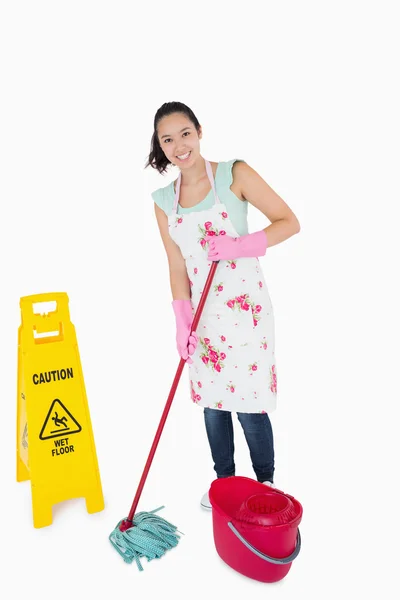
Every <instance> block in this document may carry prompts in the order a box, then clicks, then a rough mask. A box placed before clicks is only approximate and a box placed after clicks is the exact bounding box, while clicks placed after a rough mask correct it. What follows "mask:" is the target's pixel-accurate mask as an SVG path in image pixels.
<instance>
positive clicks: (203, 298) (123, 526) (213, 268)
mask: <svg viewBox="0 0 400 600" xmlns="http://www.w3.org/2000/svg"><path fill="white" fill-rule="evenodd" d="M218 262H219V261H215V262H213V263H212V265H211V268H210V272H209V274H208V277H207V281H206V283H205V286H204V289H203V292H202V295H201V298H200V302H199V304H198V306H197V310H196V313H195V315H194V319H193V323H192V331H196V328H197V325H198V324H199V321H200V317H201V313H202V312H203V308H204V304H205V301H206V299H207V296H208V292H209V291H210V287H211V283H212V280H213V278H214V274H215V271H216V269H217V265H218ZM185 364H186V360H185V359H184V358H181V360H180V362H179V366H178V370H177V372H176V375H175V379H174V381H173V384H172V387H171V391H170V393H169V396H168V399H167V403H166V405H165V408H164V412H163V414H162V416H161V420H160V423H159V425H158V429H157V432H156V435H155V438H154V441H153V444H152V446H151V449H150V452H149V456H148V458H147V462H146V465H145V467H144V469H143V474H142V477H141V479H140V482H139V487H138V489H137V492H136V496H135V498H134V499H133V504H132V507H131V510H130V512H129V515H128V517H127V519H125V520H124V521H122V522H121V524H120V527H119V528H120V530H121V531H126V529H129V528H130V527H132V521H133V517H134V515H135V512H136V507H137V505H138V502H139V499H140V496H141V494H142V490H143V487H144V484H145V481H146V478H147V475H148V473H149V470H150V466H151V463H152V461H153V458H154V454H155V452H156V449H157V446H158V442H159V441H160V437H161V434H162V431H163V429H164V425H165V421H166V420H167V416H168V413H169V409H170V408H171V404H172V400H173V399H174V396H175V392H176V389H177V387H178V383H179V380H180V378H181V375H182V371H183V367H184V366H185Z"/></svg>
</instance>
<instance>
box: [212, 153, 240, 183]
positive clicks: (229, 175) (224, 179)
mask: <svg viewBox="0 0 400 600" xmlns="http://www.w3.org/2000/svg"><path fill="white" fill-rule="evenodd" d="M239 163H246V161H245V160H244V159H243V158H231V159H230V160H225V161H221V162H220V163H219V169H218V175H219V179H220V181H221V183H224V184H226V185H229V186H231V185H232V182H233V176H234V170H235V169H234V168H233V167H234V165H235V164H238V165H239ZM239 168H240V167H239Z"/></svg>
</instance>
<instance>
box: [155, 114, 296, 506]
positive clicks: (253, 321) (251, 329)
mask: <svg viewBox="0 0 400 600" xmlns="http://www.w3.org/2000/svg"><path fill="white" fill-rule="evenodd" d="M201 138H202V128H201V126H200V124H199V121H198V120H197V118H196V116H195V115H194V113H193V111H192V110H191V109H190V108H188V107H187V106H186V105H185V104H182V103H180V102H168V103H166V104H163V105H162V106H161V108H160V109H159V110H158V111H157V113H156V115H155V118H154V133H153V137H152V143H151V152H150V155H149V158H148V161H147V163H146V167H147V166H151V167H153V168H155V169H157V170H158V171H159V173H161V174H162V173H164V172H165V171H166V170H167V167H168V165H170V164H173V165H176V166H177V167H178V168H179V170H180V174H179V177H178V178H177V180H175V181H173V182H172V183H171V184H169V185H167V186H165V187H162V188H159V189H158V190H156V191H155V192H153V194H152V197H153V200H154V202H155V214H156V218H157V222H158V226H159V229H160V234H161V238H162V241H163V244H164V247H165V250H166V253H167V257H168V264H169V273H170V283H171V291H172V296H173V302H172V306H173V310H174V313H175V318H176V342H177V347H178V352H179V355H180V356H181V357H182V358H184V359H185V360H186V361H187V362H188V364H189V379H190V387H191V397H192V400H193V402H194V403H195V404H198V405H199V406H201V407H203V408H204V419H205V426H206V432H207V436H208V440H209V444H210V449H211V455H212V457H213V461H214V470H215V472H216V474H217V477H218V478H219V477H230V476H232V475H235V463H234V441H233V425H232V412H236V413H237V416H238V419H239V421H240V423H241V425H242V427H243V430H244V434H245V438H246V441H247V444H248V447H249V451H250V457H251V460H252V466H253V469H254V472H255V474H256V477H257V480H258V481H261V482H263V483H265V484H267V485H272V486H273V485H274V483H273V477H274V470H275V467H274V443H273V433H272V428H271V422H270V419H269V416H268V413H270V412H272V411H273V410H274V409H275V408H276V395H277V378H276V377H277V371H276V363H275V352H274V345H275V344H274V316H273V308H272V305H271V300H270V297H269V294H268V290H267V286H266V284H265V280H264V276H263V273H262V270H261V267H260V264H259V260H258V257H259V256H263V255H264V254H265V253H266V249H267V246H268V247H271V246H274V245H276V244H279V243H280V242H283V241H284V240H286V239H288V238H289V237H290V236H292V235H293V234H295V233H297V232H299V231H300V225H299V222H298V220H297V218H296V216H295V215H294V214H293V212H292V211H291V210H290V208H289V207H288V206H287V204H286V203H285V202H284V201H283V200H282V199H281V198H280V197H279V196H278V195H277V194H276V193H275V192H274V191H273V190H272V189H271V188H270V187H269V185H268V184H267V183H266V182H265V181H264V180H263V179H262V178H261V177H260V176H259V175H258V174H257V173H256V171H254V170H253V169H252V168H251V167H250V166H249V165H248V164H246V162H244V161H243V160H238V159H233V160H230V161H227V162H220V163H210V162H209V161H207V160H205V159H204V158H203V157H202V156H201V154H200V140H201ZM249 202H250V203H251V204H252V205H253V206H255V207H256V208H258V209H259V210H260V211H261V212H262V213H263V214H264V215H265V216H266V217H267V218H268V219H269V221H270V222H271V225H269V226H268V227H266V228H265V229H264V230H261V231H258V232H256V233H251V234H248V227H247V209H248V203H249ZM212 261H219V264H218V266H217V270H216V273H215V276H214V280H213V285H212V287H211V289H210V292H209V295H208V297H207V301H206V303H205V306H204V309H203V313H202V316H201V319H200V321H199V324H198V327H197V333H196V332H192V331H191V324H192V321H193V317H194V314H195V311H196V308H197V305H198V302H199V299H200V296H201V293H202V290H203V288H204V284H205V282H206V279H207V276H208V273H209V270H210V267H211V264H212ZM201 505H202V506H203V507H204V508H207V509H211V504H210V501H209V497H208V493H205V494H204V495H203V497H202V500H201Z"/></svg>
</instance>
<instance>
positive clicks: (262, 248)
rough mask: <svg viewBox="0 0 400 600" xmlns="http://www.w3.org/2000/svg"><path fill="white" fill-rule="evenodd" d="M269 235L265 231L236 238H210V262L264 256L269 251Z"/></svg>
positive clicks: (222, 236)
mask: <svg viewBox="0 0 400 600" xmlns="http://www.w3.org/2000/svg"><path fill="white" fill-rule="evenodd" d="M267 245H268V240H267V234H266V233H265V231H264V230H261V231H257V232H256V233H249V234H248V235H242V236H240V237H237V238H234V237H230V236H229V235H218V236H213V237H212V238H210V241H209V245H208V256H207V258H208V259H209V260H233V259H234V258H251V257H258V256H264V254H265V253H266V251H267Z"/></svg>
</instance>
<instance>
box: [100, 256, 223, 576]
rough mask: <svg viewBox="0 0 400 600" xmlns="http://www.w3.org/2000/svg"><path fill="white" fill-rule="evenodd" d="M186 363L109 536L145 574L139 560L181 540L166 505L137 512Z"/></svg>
mask: <svg viewBox="0 0 400 600" xmlns="http://www.w3.org/2000/svg"><path fill="white" fill-rule="evenodd" d="M218 262H219V261H218V260H215V259H214V261H213V263H212V265H211V268H210V272H209V274H208V277H207V280H206V283H205V286H204V290H203V293H202V295H201V299H200V302H199V304H198V307H197V310H196V314H195V316H194V319H193V323H192V332H196V328H197V326H198V323H199V321H200V317H201V313H202V312H203V308H204V304H205V302H206V299H207V296H208V293H209V291H210V287H211V283H212V280H213V278H214V274H215V271H216V269H217V265H218ZM185 363H186V359H184V358H181V360H180V362H179V366H178V370H177V372H176V375H175V378H174V381H173V383H172V387H171V391H170V393H169V396H168V399H167V403H166V405H165V408H164V411H163V414H162V416H161V420H160V423H159V425H158V428H157V432H156V435H155V438H154V441H153V444H152V446H151V449H150V452H149V456H148V458H147V462H146V465H145V467H144V470H143V474H142V477H141V479H140V482H139V487H138V489H137V491H136V495H135V497H134V499H133V503H132V507H131V510H130V512H129V515H128V516H127V517H126V518H125V519H123V520H122V521H120V522H119V523H118V525H117V526H116V527H115V529H114V530H113V532H112V533H111V534H110V536H109V540H110V542H111V543H112V545H113V546H114V548H115V549H116V550H117V552H118V553H119V554H120V555H121V556H122V558H123V559H124V561H125V562H127V563H132V562H133V560H135V561H136V564H137V566H138V568H139V571H143V567H142V565H141V562H140V558H142V557H146V558H147V560H148V561H150V560H152V559H153V558H160V557H161V556H163V555H164V554H165V552H166V551H167V550H170V549H171V548H174V547H175V546H176V545H177V544H178V541H179V539H180V536H179V535H178V534H177V528H176V526H175V525H172V524H171V523H169V522H168V521H166V520H165V519H163V518H162V517H159V516H156V515H155V514H154V513H155V512H157V511H158V510H160V509H161V508H164V507H163V506H161V507H159V508H157V509H155V510H153V511H151V512H138V513H137V514H136V507H137V505H138V503H139V500H140V496H141V493H142V491H143V487H144V484H145V481H146V478H147V475H148V473H149V470H150V466H151V463H152V461H153V458H154V454H155V452H156V449H157V446H158V442H159V441H160V437H161V433H162V431H163V428H164V425H165V421H166V420H167V416H168V413H169V409H170V408H171V404H172V401H173V399H174V396H175V392H176V389H177V387H178V383H179V380H180V378H181V375H182V371H183V368H184V366H185Z"/></svg>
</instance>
